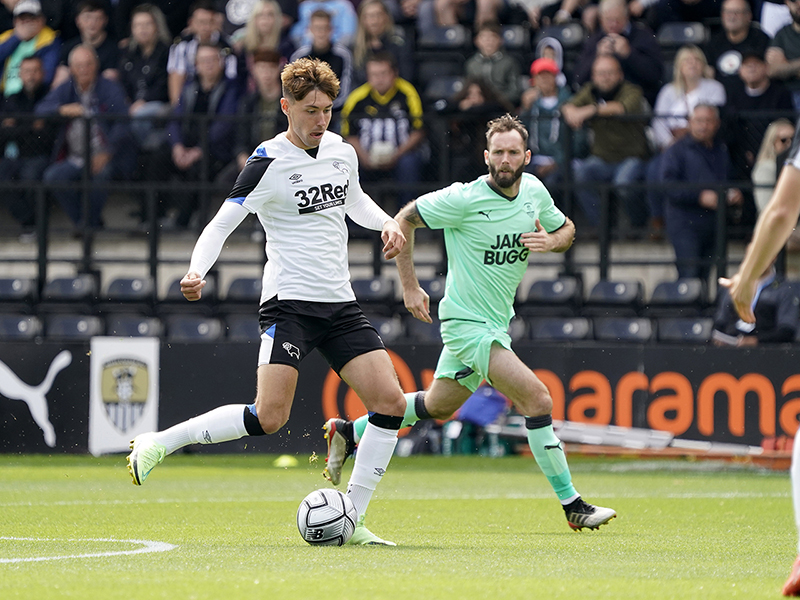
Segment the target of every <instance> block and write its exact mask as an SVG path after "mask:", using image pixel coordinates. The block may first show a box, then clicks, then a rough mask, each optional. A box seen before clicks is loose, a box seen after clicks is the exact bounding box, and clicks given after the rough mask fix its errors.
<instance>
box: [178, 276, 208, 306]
mask: <svg viewBox="0 0 800 600" xmlns="http://www.w3.org/2000/svg"><path fill="white" fill-rule="evenodd" d="M204 287H206V280H205V279H203V278H201V277H200V275H199V274H198V273H195V272H193V271H192V272H189V273H187V274H186V275H184V277H183V279H181V293H182V294H183V297H184V298H186V299H187V300H189V301H190V302H194V301H196V300H200V297H201V296H202V294H203V292H202V290H203V288H204Z"/></svg>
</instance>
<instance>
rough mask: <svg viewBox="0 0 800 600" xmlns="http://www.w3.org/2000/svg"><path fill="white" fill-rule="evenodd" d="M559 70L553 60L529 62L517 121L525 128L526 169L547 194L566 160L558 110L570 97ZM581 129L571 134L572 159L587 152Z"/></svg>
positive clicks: (559, 111)
mask: <svg viewBox="0 0 800 600" xmlns="http://www.w3.org/2000/svg"><path fill="white" fill-rule="evenodd" d="M559 74H560V70H559V68H558V65H557V64H556V62H555V61H554V60H551V59H549V58H537V59H536V60H535V61H533V63H531V87H530V88H529V89H527V90H525V92H524V93H523V94H522V108H521V109H520V120H521V121H522V122H523V123H525V126H526V127H527V128H528V133H529V135H528V146H529V148H530V150H531V162H530V163H529V164H528V167H527V168H526V170H527V171H528V172H530V173H533V174H534V175H536V176H537V177H538V178H539V179H541V180H542V181H543V182H544V184H545V185H546V186H547V188H548V190H549V191H550V194H555V193H556V187H557V185H558V183H559V182H560V181H561V180H562V177H563V174H562V169H563V166H564V161H565V152H564V138H565V128H566V123H565V122H564V121H563V120H562V119H561V107H562V105H563V104H564V103H565V102H566V101H567V100H569V98H570V96H571V94H570V91H569V89H568V88H567V87H566V86H564V85H558V83H557V81H558V79H557V78H558V75H559ZM585 146H586V136H585V132H584V131H583V130H578V131H575V132H574V133H573V137H572V152H571V158H577V157H581V156H583V155H584V154H585V153H586V149H585Z"/></svg>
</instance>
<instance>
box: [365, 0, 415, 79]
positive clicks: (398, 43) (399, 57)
mask: <svg viewBox="0 0 800 600" xmlns="http://www.w3.org/2000/svg"><path fill="white" fill-rule="evenodd" d="M381 50H386V51H387V52H391V53H392V54H393V55H394V58H395V61H396V62H397V68H398V69H399V75H400V77H401V78H403V79H405V80H406V81H413V80H414V59H413V50H414V49H413V47H412V45H411V44H410V43H409V42H408V41H407V40H406V39H405V37H404V36H403V35H400V34H398V32H397V31H396V30H395V26H394V19H392V15H391V13H390V12H389V9H388V8H386V5H385V4H384V3H383V0H364V1H363V2H362V3H361V4H359V6H358V29H357V30H356V39H355V43H354V44H353V87H358V86H359V85H362V84H363V83H365V82H366V81H367V73H366V64H367V56H368V55H370V54H374V53H375V52H380V51H381Z"/></svg>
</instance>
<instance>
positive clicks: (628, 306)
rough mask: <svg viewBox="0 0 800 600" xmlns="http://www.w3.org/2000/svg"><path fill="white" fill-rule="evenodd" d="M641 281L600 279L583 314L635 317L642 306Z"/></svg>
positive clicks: (642, 288)
mask: <svg viewBox="0 0 800 600" xmlns="http://www.w3.org/2000/svg"><path fill="white" fill-rule="evenodd" d="M643 296H644V286H643V285H642V282H641V281H621V280H620V281H611V280H603V281H598V282H597V283H596V284H595V285H594V286H593V287H592V291H591V292H590V293H589V298H588V300H587V301H586V305H585V306H584V308H583V310H582V311H581V314H582V315H583V316H585V317H635V316H638V314H639V311H640V310H641V308H642V298H643Z"/></svg>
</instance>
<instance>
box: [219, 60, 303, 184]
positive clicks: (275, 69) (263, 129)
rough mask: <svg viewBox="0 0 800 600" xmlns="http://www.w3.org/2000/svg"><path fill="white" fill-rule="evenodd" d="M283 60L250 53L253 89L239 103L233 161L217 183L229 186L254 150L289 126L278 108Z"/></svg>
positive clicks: (279, 104)
mask: <svg viewBox="0 0 800 600" xmlns="http://www.w3.org/2000/svg"><path fill="white" fill-rule="evenodd" d="M281 68H282V57H281V55H280V54H278V53H277V52H276V51H275V50H258V51H257V52H256V53H255V54H253V66H252V67H251V71H252V76H253V79H254V80H255V82H256V89H255V91H253V92H250V93H249V94H247V95H246V96H244V97H243V98H242V99H241V100H240V101H239V110H238V115H239V117H240V118H241V120H239V121H238V122H237V123H236V145H235V147H234V154H235V158H234V160H233V161H232V162H231V163H229V164H228V166H226V167H225V168H224V169H223V170H222V172H221V173H220V174H219V176H218V177H217V181H220V182H224V183H225V184H226V185H227V186H228V187H232V186H233V184H234V183H235V182H236V177H237V176H238V175H239V172H240V171H241V170H242V169H243V168H244V164H245V163H246V162H247V159H248V158H250V155H251V154H252V153H253V150H254V149H255V148H256V147H257V146H258V145H259V144H260V143H261V142H263V141H264V140H270V139H272V138H273V137H275V136H276V135H277V134H279V133H280V132H282V131H285V130H286V128H287V127H288V125H289V122H288V121H287V119H286V115H285V114H284V113H283V110H282V109H281V96H282V95H283V94H282V89H281Z"/></svg>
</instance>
